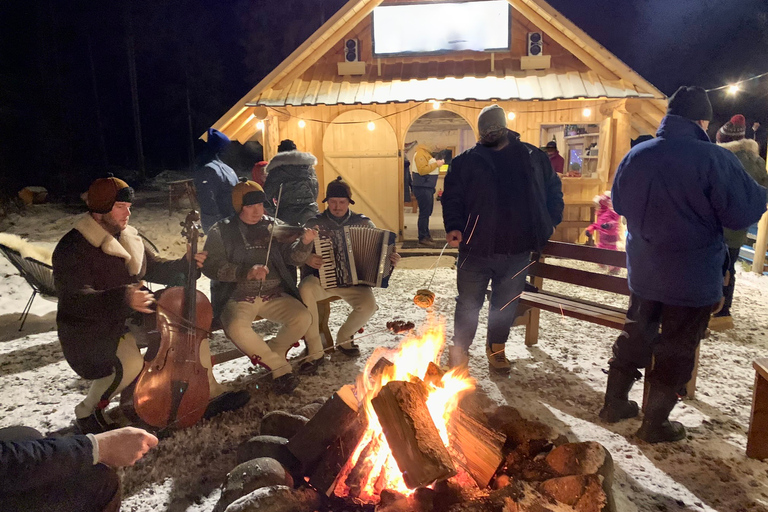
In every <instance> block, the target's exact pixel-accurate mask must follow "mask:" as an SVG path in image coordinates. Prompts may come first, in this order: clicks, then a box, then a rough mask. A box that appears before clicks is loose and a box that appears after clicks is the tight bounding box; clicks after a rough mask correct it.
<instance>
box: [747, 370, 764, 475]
mask: <svg viewBox="0 0 768 512" xmlns="http://www.w3.org/2000/svg"><path fill="white" fill-rule="evenodd" d="M747 457H749V458H751V459H760V460H763V459H766V458H768V381H766V380H765V379H764V378H762V376H761V375H760V374H758V373H757V372H755V390H754V392H753V394H752V415H751V416H750V418H749V434H748V435H747Z"/></svg>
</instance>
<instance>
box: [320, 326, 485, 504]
mask: <svg viewBox="0 0 768 512" xmlns="http://www.w3.org/2000/svg"><path fill="white" fill-rule="evenodd" d="M444 346H445V321H444V320H443V319H442V318H440V319H430V320H429V321H428V323H427V324H426V325H425V327H423V328H422V332H421V333H419V335H412V334H411V335H408V336H407V337H406V338H405V339H403V341H402V342H401V343H400V345H399V346H398V347H396V348H394V349H388V348H385V347H378V348H376V350H374V352H373V355H371V357H370V358H369V359H368V361H367V362H366V365H365V369H364V370H363V372H362V373H361V374H360V375H359V376H358V378H357V389H356V394H357V396H358V399H359V400H360V402H361V403H362V405H363V408H364V410H365V414H366V417H367V420H368V427H367V430H366V432H365V433H364V434H363V436H362V438H361V440H360V442H359V443H358V445H357V447H356V448H355V450H354V451H353V453H352V456H351V457H350V459H349V461H348V462H347V464H346V466H345V467H344V468H343V469H342V471H341V473H340V474H339V477H338V479H337V485H336V488H335V491H334V492H335V494H336V495H337V496H342V497H346V496H349V497H351V498H354V499H355V500H357V501H360V502H366V503H371V502H374V503H377V502H378V501H379V493H380V492H381V491H382V490H383V489H391V490H395V491H398V492H400V493H403V494H404V495H406V496H408V495H410V494H412V493H413V492H414V491H413V489H409V488H408V487H407V486H406V485H405V482H404V481H403V476H402V473H401V472H400V469H399V468H398V467H397V462H396V461H395V459H394V457H393V456H392V452H391V450H390V448H389V445H388V444H387V439H386V437H385V436H384V433H383V431H382V428H381V424H380V423H379V420H378V417H377V416H376V412H375V411H374V409H373V406H372V405H371V400H372V399H373V398H374V397H375V396H376V395H377V394H378V393H379V391H380V390H381V388H382V387H384V386H385V385H386V384H387V383H388V382H390V381H393V380H404V381H410V380H413V379H414V378H418V379H421V380H423V381H424V383H425V385H426V386H427V389H428V392H429V395H428V398H427V408H428V410H429V413H430V415H431V416H432V420H433V421H434V423H435V426H436V427H437V429H438V431H439V432H440V437H441V439H442V440H443V443H445V445H446V446H448V445H449V439H448V427H447V424H448V421H449V419H450V417H451V414H452V413H453V411H454V410H455V409H456V408H457V407H458V405H459V400H460V399H461V397H462V396H463V395H464V394H465V393H466V392H468V391H471V390H473V389H474V388H475V382H474V380H472V379H471V378H470V377H469V375H468V374H467V372H466V370H465V369H454V370H450V371H448V372H447V373H445V374H444V375H443V376H442V377H441V378H439V379H438V376H437V375H427V372H428V369H429V368H430V363H433V364H434V365H438V366H439V362H440V355H441V354H442V352H443V348H444ZM381 358H384V359H386V360H387V361H390V362H391V363H393V364H392V365H390V366H387V367H385V368H384V369H383V370H378V371H374V369H375V368H376V363H378V362H379V360H380V359H381Z"/></svg>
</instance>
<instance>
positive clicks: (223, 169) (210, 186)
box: [195, 155, 237, 233]
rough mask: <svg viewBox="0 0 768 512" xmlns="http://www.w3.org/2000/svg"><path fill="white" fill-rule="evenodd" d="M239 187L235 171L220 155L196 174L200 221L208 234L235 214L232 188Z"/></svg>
mask: <svg viewBox="0 0 768 512" xmlns="http://www.w3.org/2000/svg"><path fill="white" fill-rule="evenodd" d="M235 185H237V174H235V171H234V170H233V169H232V168H231V167H230V166H228V165H227V164H225V163H224V162H222V161H221V159H220V158H219V157H218V155H217V156H216V157H215V158H214V159H213V160H211V161H210V162H208V163H207V164H205V166H203V167H202V168H200V169H199V170H198V171H197V172H196V173H195V188H196V189H197V202H198V203H200V220H201V221H202V224H203V231H205V232H206V233H207V232H208V230H210V229H211V227H213V225H214V224H216V223H217V222H218V221H220V220H221V219H225V218H227V217H229V216H231V215H234V214H235V210H234V208H233V207H232V188H233V187H234V186H235Z"/></svg>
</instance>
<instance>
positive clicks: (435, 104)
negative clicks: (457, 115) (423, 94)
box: [429, 100, 441, 110]
mask: <svg viewBox="0 0 768 512" xmlns="http://www.w3.org/2000/svg"><path fill="white" fill-rule="evenodd" d="M429 102H430V103H431V104H432V108H433V109H434V110H440V105H441V103H440V102H439V101H437V100H429Z"/></svg>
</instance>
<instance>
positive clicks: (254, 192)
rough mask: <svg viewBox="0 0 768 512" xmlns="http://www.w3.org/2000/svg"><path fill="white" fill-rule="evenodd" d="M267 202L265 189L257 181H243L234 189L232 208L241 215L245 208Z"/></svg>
mask: <svg viewBox="0 0 768 512" xmlns="http://www.w3.org/2000/svg"><path fill="white" fill-rule="evenodd" d="M266 200H267V196H266V194H264V189H263V188H261V185H259V184H258V183H256V182H255V181H241V182H240V183H238V184H237V185H235V186H234V187H233V188H232V207H233V208H234V209H235V212H237V213H240V212H241V211H242V210H243V206H250V205H253V204H261V203H263V202H264V201H266Z"/></svg>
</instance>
